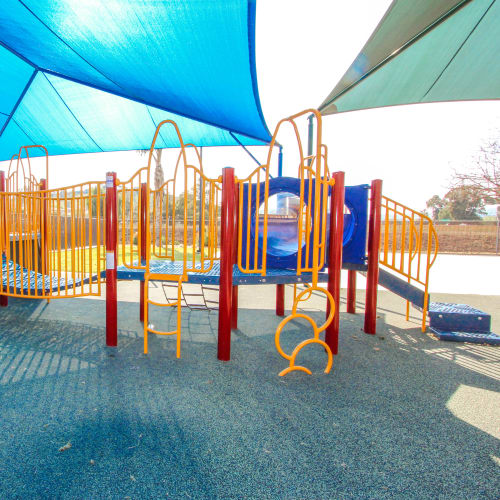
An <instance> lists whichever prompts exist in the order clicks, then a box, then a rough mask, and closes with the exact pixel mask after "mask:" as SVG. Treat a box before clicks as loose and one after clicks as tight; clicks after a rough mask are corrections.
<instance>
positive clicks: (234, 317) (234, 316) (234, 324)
mask: <svg viewBox="0 0 500 500" xmlns="http://www.w3.org/2000/svg"><path fill="white" fill-rule="evenodd" d="M239 199H240V195H239V191H238V189H236V186H235V189H234V206H235V209H234V235H235V237H237V234H238V204H239ZM237 262H238V245H234V244H233V265H234V264H236V263H237ZM231 329H233V330H237V329H238V285H236V286H233V295H232V297H231Z"/></svg>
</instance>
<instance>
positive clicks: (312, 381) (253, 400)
mask: <svg viewBox="0 0 500 500" xmlns="http://www.w3.org/2000/svg"><path fill="white" fill-rule="evenodd" d="M135 285H136V286H137V284H135ZM273 293H274V287H265V286H259V287H246V288H241V290H240V307H241V308H240V311H239V330H238V331H236V332H235V333H234V334H233V344H232V360H231V362H229V363H221V362H218V361H217V360H216V344H215V335H216V331H217V313H216V312H212V313H208V312H200V311H194V312H189V311H187V310H183V325H184V332H185V333H184V335H183V343H182V358H181V359H180V360H176V359H175V354H174V353H175V347H174V344H175V341H174V339H173V338H165V337H163V338H158V337H154V336H151V339H150V354H148V355H147V356H145V355H144V354H142V340H143V339H142V332H141V324H140V323H139V321H138V304H137V303H135V302H126V301H122V302H120V303H119V340H118V341H119V347H118V348H116V349H106V348H105V347H104V338H105V337H104V336H105V328H104V322H105V316H104V305H105V303H104V301H103V300H90V299H74V300H61V301H57V300H55V301H52V302H51V303H50V304H47V303H46V301H28V300H21V299H10V301H9V307H8V308H5V309H1V310H0V318H1V321H2V329H1V332H0V348H1V350H0V397H1V399H0V400H1V419H0V455H1V460H0V497H1V498H179V499H182V498H192V499H201V498H207V499H208V498H269V499H272V498H279V499H281V498H283V499H293V498H297V499H299V498H300V499H301V498H311V499H329V498H332V499H335V498H377V499H378V498H453V499H457V498H492V499H493V498H498V497H499V495H500V487H499V482H498V471H499V464H500V447H499V440H498V438H499V436H498V432H499V431H498V428H499V426H498V421H499V415H498V411H499V410H498V406H495V405H497V404H498V392H495V391H498V390H499V386H500V350H499V349H498V348H494V347H484V346H477V345H467V344H455V343H445V342H439V341H437V340H435V339H434V338H433V337H432V336H430V335H428V334H421V333H420V331H419V328H418V325H419V318H418V313H415V315H414V317H413V318H412V321H411V322H410V323H406V322H405V321H404V317H403V315H402V313H403V311H404V303H403V301H402V300H400V299H398V298H397V297H395V296H392V295H390V294H389V293H386V292H382V293H380V297H379V305H380V309H379V316H380V318H379V320H378V334H377V335H376V336H369V335H365V334H364V333H363V332H362V331H361V328H362V326H363V314H362V312H363V311H362V302H363V293H362V292H359V295H358V301H359V314H357V315H355V316H353V315H348V314H347V313H345V312H342V313H341V335H340V349H339V355H338V356H337V357H336V358H335V361H334V366H333V370H332V372H331V373H330V374H329V375H324V374H323V373H322V370H323V369H324V363H325V361H326V356H325V355H324V353H322V352H321V349H320V348H318V347H317V346H310V348H306V349H304V351H303V352H302V354H301V357H300V362H302V363H303V364H305V365H306V366H308V367H309V368H311V369H312V370H313V376H307V375H305V374H303V373H292V374H290V375H288V376H286V377H284V378H280V377H278V376H277V373H278V372H279V371H280V370H282V369H283V368H284V367H285V366H286V361H285V360H284V359H283V358H281V357H280V356H279V355H278V354H277V352H276V350H275V347H274V332H275V329H276V326H277V325H278V323H279V321H280V318H277V317H276V316H275V314H274V311H273V310H272V307H273V305H274V295H273ZM290 295H291V293H290V288H289V287H287V297H288V298H289V296H290ZM122 296H123V294H122ZM119 297H120V295H119ZM343 297H345V290H343ZM434 299H435V300H437V299H445V300H448V301H455V302H457V301H463V302H467V303H469V304H472V305H475V306H477V307H482V309H484V310H489V311H490V312H491V313H492V319H493V325H492V329H493V331H500V328H499V326H500V325H499V321H498V314H494V312H495V311H494V310H493V309H492V308H493V307H497V308H498V299H499V297H494V296H489V297H486V296H469V297H460V296H444V295H438V294H436V295H435V296H434ZM460 299H462V300H460ZM495 304H496V306H495ZM312 307H313V308H314V307H316V308H317V311H316V312H313V313H312V314H313V316H314V317H315V319H317V321H318V322H319V321H320V320H321V318H322V317H323V313H322V312H320V310H319V308H320V307H321V304H313V305H312ZM341 310H342V311H344V310H345V300H344V301H343V304H342V308H341ZM162 314H167V313H166V312H163V311H162ZM158 319H160V318H158V317H156V318H155V319H153V321H155V320H158ZM162 319H163V320H167V321H168V318H167V317H163V318H162ZM308 336H309V332H308V331H307V333H305V328H304V326H303V325H302V324H300V323H294V324H293V326H291V328H290V329H288V330H287V333H286V334H284V337H283V346H284V348H285V350H288V351H290V350H291V348H293V346H294V345H296V344H297V343H298V341H300V340H302V339H304V338H305V337H308ZM69 443H70V445H69ZM61 448H66V449H65V450H64V451H59V450H60V449H61Z"/></svg>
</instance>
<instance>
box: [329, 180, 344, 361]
mask: <svg viewBox="0 0 500 500" xmlns="http://www.w3.org/2000/svg"><path fill="white" fill-rule="evenodd" d="M332 177H333V179H335V185H334V186H333V189H332V196H331V197H330V237H329V241H328V291H329V292H330V294H331V295H332V297H333V301H334V303H335V315H334V317H333V320H332V322H331V323H330V324H329V325H328V327H327V328H326V332H325V342H326V343H327V344H328V346H329V347H330V349H331V350H332V354H337V353H338V350H339V328H340V276H341V272H342V246H343V240H344V178H345V174H344V172H335V173H334V174H333V175H332ZM329 314H330V303H328V304H327V307H326V316H327V317H328V316H329Z"/></svg>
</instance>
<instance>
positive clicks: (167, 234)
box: [144, 120, 221, 357]
mask: <svg viewBox="0 0 500 500" xmlns="http://www.w3.org/2000/svg"><path fill="white" fill-rule="evenodd" d="M163 125H170V126H171V127H173V128H174V131H175V133H176V134H177V138H178V140H179V147H180V153H179V157H178V159H177V163H176V167H175V170H174V177H173V178H172V179H170V180H168V181H167V182H165V183H164V184H163V186H160V187H159V189H157V190H153V189H151V160H152V157H153V151H154V149H155V145H156V140H157V138H158V134H159V132H160V129H161V127H162V126H163ZM190 148H193V150H194V152H195V156H196V161H195V163H198V165H193V164H191V163H190V162H189V161H188V150H189V149H190ZM190 188H192V193H190V192H189V191H190ZM220 192H221V181H220V180H219V179H209V178H208V177H206V176H205V175H204V174H203V169H202V165H201V157H200V155H199V153H198V150H197V149H196V148H195V147H194V146H193V145H190V144H184V141H183V139H182V135H181V133H180V131H179V128H178V126H177V124H176V123H175V122H173V121H172V120H164V121H163V122H161V123H160V124H159V125H158V127H157V128H156V132H155V135H154V137H153V142H152V143H151V148H150V150H149V159H148V166H147V193H150V194H149V195H148V198H147V203H146V228H150V230H148V231H147V237H146V259H145V268H146V272H145V276H144V282H145V286H144V352H145V353H147V352H148V333H155V334H157V335H175V336H176V337H177V343H176V346H177V347H176V353H177V357H180V341H181V299H182V293H181V292H182V291H181V287H182V283H183V281H186V280H187V273H188V272H200V273H205V272H208V271H210V270H211V269H212V267H213V264H214V261H215V260H216V259H218V257H219V248H218V245H219V244H218V242H219V237H218V219H219V212H220V207H219V193H220ZM151 205H153V208H152V209H151ZM199 205H200V207H198V206H199ZM176 213H179V214H180V215H181V217H182V220H183V222H182V232H181V235H180V236H177V235H176V222H175V219H176ZM197 231H199V233H197ZM198 239H199V241H200V243H201V244H200V249H199V250H200V253H199V256H197V255H196V245H197V240H198ZM178 247H180V248H179V253H180V255H179V254H178V255H176V251H177V250H178ZM177 257H179V258H178V259H177ZM153 258H154V259H164V260H170V261H172V260H181V262H182V265H181V266H180V268H179V269H177V270H175V272H172V273H171V274H165V273H157V272H154V270H153V271H152V269H151V263H152V260H153ZM154 280H163V281H174V282H177V285H178V294H177V300H176V301H173V302H169V303H159V302H156V301H154V300H152V299H151V298H149V282H150V281H154ZM149 305H154V306H159V307H177V326H176V329H175V330H172V331H167V332H165V331H160V330H156V329H154V328H153V327H152V326H151V325H149V323H148V314H149V310H148V306H149Z"/></svg>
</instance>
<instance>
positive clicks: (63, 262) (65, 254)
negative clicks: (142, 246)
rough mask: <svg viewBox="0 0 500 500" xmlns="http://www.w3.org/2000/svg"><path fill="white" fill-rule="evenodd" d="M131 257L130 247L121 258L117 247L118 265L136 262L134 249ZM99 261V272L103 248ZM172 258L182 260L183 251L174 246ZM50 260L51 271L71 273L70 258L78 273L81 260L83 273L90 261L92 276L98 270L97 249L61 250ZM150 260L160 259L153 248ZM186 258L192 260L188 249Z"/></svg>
mask: <svg viewBox="0 0 500 500" xmlns="http://www.w3.org/2000/svg"><path fill="white" fill-rule="evenodd" d="M133 250H134V251H133V255H132V256H131V251H130V246H126V247H125V256H123V250H122V247H121V246H120V247H118V265H122V264H123V262H124V260H125V261H126V262H127V263H130V262H131V261H132V262H134V261H135V262H137V261H138V260H139V259H138V255H137V251H135V248H133ZM99 257H100V259H101V267H100V270H101V271H103V270H105V269H106V263H105V259H106V252H105V248H104V247H101V252H100V256H99ZM124 257H125V258H124ZM174 257H175V260H182V258H183V249H182V246H180V245H179V246H176V247H175V248H174ZM50 258H51V259H52V260H51V264H52V268H53V269H60V270H61V271H68V272H71V270H72V269H73V262H72V258H73V259H74V260H75V265H74V269H75V271H79V270H80V269H82V264H81V262H82V259H83V260H84V264H83V269H84V272H86V273H88V272H89V271H90V262H91V261H92V266H91V267H92V270H91V272H92V274H95V273H97V271H98V268H97V262H98V252H97V247H94V248H85V249H84V250H80V249H78V248H76V249H74V250H69V249H68V250H61V252H60V253H59V252H58V251H52V252H51V253H50ZM151 258H152V259H158V258H160V257H156V256H155V255H153V248H152V247H151ZM161 258H165V257H164V254H162V257H161ZM187 258H188V260H192V258H193V251H192V248H188V249H187ZM195 261H196V262H199V261H200V254H198V253H197V254H196V255H195Z"/></svg>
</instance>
